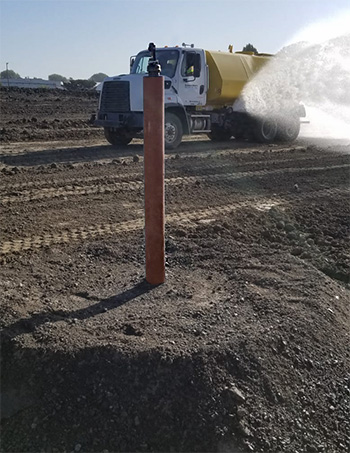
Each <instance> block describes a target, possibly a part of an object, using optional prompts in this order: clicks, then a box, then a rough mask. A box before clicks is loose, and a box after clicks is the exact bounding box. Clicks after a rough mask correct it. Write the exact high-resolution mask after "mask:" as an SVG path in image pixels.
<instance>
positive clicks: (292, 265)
mask: <svg viewBox="0 0 350 453" xmlns="http://www.w3.org/2000/svg"><path fill="white" fill-rule="evenodd" d="M0 95H1V110H2V115H1V124H0V130H1V152H0V197H1V198H0V203H1V204H0V209H1V225H0V237H1V239H0V260H1V268H0V297H1V311H0V313H1V327H2V336H1V360H2V363H1V365H2V366H1V369H2V377H1V403H2V436H1V437H2V446H1V449H2V451H4V452H5V451H6V452H64V451H66V452H70V451H74V452H79V451H80V452H92V451H96V452H103V451H104V452H107V451H109V452H121V451H129V452H131V451H140V452H164V451H173V452H180V451H186V452H189V451H202V452H203V451H206V452H210V451H220V452H245V453H246V452H250V451H257V452H290V453H292V452H293V453H296V452H299V453H301V452H324V453H332V452H346V451H349V449H350V434H349V433H350V421H349V420H350V410H349V407H350V352H349V332H350V320H349V282H350V271H349V269H350V252H349V239H350V228H349V218H350V203H349V168H350V156H349V153H350V145H349V144H348V143H340V142H339V143H338V142H336V141H333V142H327V141H324V140H323V141H322V140H315V141H314V142H310V141H305V140H303V139H299V140H298V141H297V142H296V143H295V144H293V145H289V146H287V145H284V146H282V145H256V144H252V143H248V142H238V141H235V140H231V141H230V142H226V143H224V144H220V145H218V144H213V143H212V142H210V141H209V140H207V139H206V138H204V137H201V138H196V139H195V140H194V139H188V140H187V141H185V142H184V143H183V144H182V145H181V146H180V148H179V149H178V150H176V152H172V153H167V155H166V253H167V280H166V283H165V284H163V285H160V286H158V287H151V286H149V285H148V284H147V283H145V281H144V239H143V159H142V142H141V141H134V142H133V143H132V144H131V145H129V146H128V147H125V148H123V149H122V150H120V151H119V152H117V151H116V150H115V149H113V148H112V147H111V146H109V145H108V144H107V143H106V142H105V141H104V139H103V134H102V132H101V130H100V129H96V128H93V127H91V126H90V125H89V124H88V123H87V120H88V119H89V116H90V113H92V112H93V111H94V110H95V109H96V105H97V98H96V96H95V95H93V94H82V93H80V94H79V93H76V94H69V93H66V92H56V91H55V92H46V91H41V90H29V91H26V90H17V91H14V90H13V91H9V92H7V91H6V90H4V89H3V90H1V91H0ZM305 127H306V126H305Z"/></svg>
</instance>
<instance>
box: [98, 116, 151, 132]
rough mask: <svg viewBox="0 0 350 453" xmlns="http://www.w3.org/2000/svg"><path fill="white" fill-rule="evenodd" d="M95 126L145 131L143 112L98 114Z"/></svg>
mask: <svg viewBox="0 0 350 453" xmlns="http://www.w3.org/2000/svg"><path fill="white" fill-rule="evenodd" d="M94 125H95V126H103V127H113V128H116V129H143V112H127V113H103V112H98V114H97V118H96V120H95V121H94Z"/></svg>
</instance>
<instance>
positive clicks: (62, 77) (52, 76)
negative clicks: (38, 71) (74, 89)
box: [49, 74, 68, 82]
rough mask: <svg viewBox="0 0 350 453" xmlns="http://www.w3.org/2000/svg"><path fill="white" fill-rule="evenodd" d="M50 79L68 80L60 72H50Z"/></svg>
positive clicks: (54, 80) (56, 80)
mask: <svg viewBox="0 0 350 453" xmlns="http://www.w3.org/2000/svg"><path fill="white" fill-rule="evenodd" d="M49 80H52V81H53V82H67V80H68V79H67V78H66V77H64V76H62V75H60V74H50V75H49Z"/></svg>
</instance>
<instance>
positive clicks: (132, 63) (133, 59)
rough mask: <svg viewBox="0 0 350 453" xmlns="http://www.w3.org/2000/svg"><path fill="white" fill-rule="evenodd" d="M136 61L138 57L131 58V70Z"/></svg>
mask: <svg viewBox="0 0 350 453" xmlns="http://www.w3.org/2000/svg"><path fill="white" fill-rule="evenodd" d="M135 60H136V57H130V70H131V69H132V67H133V66H134V63H135Z"/></svg>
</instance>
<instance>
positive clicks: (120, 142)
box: [104, 127, 132, 146]
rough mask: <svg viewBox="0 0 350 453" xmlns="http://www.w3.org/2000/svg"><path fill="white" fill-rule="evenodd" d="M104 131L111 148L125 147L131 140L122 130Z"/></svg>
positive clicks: (107, 129) (106, 129) (106, 128)
mask: <svg viewBox="0 0 350 453" xmlns="http://www.w3.org/2000/svg"><path fill="white" fill-rule="evenodd" d="M104 131H105V137H106V139H107V141H108V142H109V143H110V144H111V145H113V146H125V145H128V144H129V143H130V142H131V140H132V136H131V135H130V134H128V133H127V132H126V131H125V130H123V129H119V130H113V129H111V128H109V127H105V128H104Z"/></svg>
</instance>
